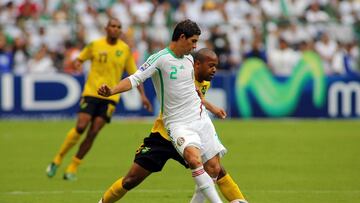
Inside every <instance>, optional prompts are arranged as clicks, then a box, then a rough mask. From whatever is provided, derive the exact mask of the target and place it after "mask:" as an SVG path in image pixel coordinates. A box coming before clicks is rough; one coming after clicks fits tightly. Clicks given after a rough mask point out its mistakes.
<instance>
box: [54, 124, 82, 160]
mask: <svg viewBox="0 0 360 203" xmlns="http://www.w3.org/2000/svg"><path fill="white" fill-rule="evenodd" d="M79 139H80V134H79V133H78V132H77V131H76V129H75V128H72V129H71V130H70V131H69V132H68V134H67V135H66V138H65V140H64V142H63V144H62V145H61V147H60V150H59V152H58V153H57V154H56V156H55V158H54V160H53V162H54V163H55V164H56V165H60V164H61V162H62V160H63V158H64V156H65V154H66V153H67V152H68V151H69V150H70V149H71V148H72V147H73V146H74V145H75V144H76V143H77V142H78V141H79Z"/></svg>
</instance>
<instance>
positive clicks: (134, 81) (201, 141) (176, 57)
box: [98, 20, 226, 203]
mask: <svg viewBox="0 0 360 203" xmlns="http://www.w3.org/2000/svg"><path fill="white" fill-rule="evenodd" d="M200 34H201V31H200V28H199V27H198V25H197V24H196V23H195V22H193V21H191V20H185V21H182V22H180V23H178V24H177V25H176V27H175V29H174V32H173V36H172V41H171V42H170V44H169V47H167V48H165V49H163V50H161V51H159V52H158V53H156V54H154V55H152V56H150V57H149V58H148V60H147V61H146V62H145V64H143V65H142V66H141V67H140V69H139V70H138V71H137V72H136V73H135V74H133V75H131V76H129V77H127V78H125V79H123V80H121V81H120V82H119V83H118V84H117V85H116V86H115V87H112V88H110V87H108V86H107V85H106V84H104V85H102V86H101V87H100V88H99V89H98V93H99V94H100V95H102V96H111V95H114V94H118V93H121V92H125V91H128V90H130V89H131V88H133V87H137V86H138V85H140V84H141V83H142V82H144V81H145V80H146V79H147V78H149V77H151V78H152V80H153V84H154V87H155V91H156V93H157V97H158V99H159V101H160V104H161V114H162V118H163V121H164V124H165V127H166V129H167V131H168V134H169V136H170V138H171V141H172V143H173V145H174V147H175V148H176V149H177V150H178V152H179V153H180V155H181V156H182V157H183V158H184V160H185V161H186V162H187V163H188V164H189V167H190V169H191V170H192V177H193V178H194V181H195V183H196V185H197V187H198V188H199V190H200V191H201V192H202V193H203V195H204V196H205V197H206V198H207V199H208V200H209V201H210V202H212V203H220V202H222V201H221V199H220V197H219V195H218V193H217V191H216V189H215V186H214V183H213V180H212V178H211V177H210V176H209V175H208V174H207V173H206V172H205V170H204V166H203V163H205V164H211V165H213V166H215V168H217V169H218V170H219V171H220V162H219V157H220V156H222V155H223V154H225V153H226V149H225V148H224V146H223V145H222V144H221V143H220V141H219V139H218V138H217V135H216V132H215V128H214V126H213V124H212V122H211V120H210V118H209V116H208V115H207V113H206V111H204V107H203V105H202V101H201V99H200V97H199V95H198V93H197V91H196V87H195V83H194V69H193V63H194V62H193V58H192V56H191V55H189V54H190V52H191V51H192V50H193V49H195V48H196V44H197V41H198V39H199V36H200Z"/></svg>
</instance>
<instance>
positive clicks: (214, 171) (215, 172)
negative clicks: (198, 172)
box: [204, 163, 221, 178]
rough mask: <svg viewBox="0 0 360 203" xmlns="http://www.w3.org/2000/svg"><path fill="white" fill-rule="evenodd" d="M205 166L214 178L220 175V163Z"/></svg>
mask: <svg viewBox="0 0 360 203" xmlns="http://www.w3.org/2000/svg"><path fill="white" fill-rule="evenodd" d="M204 168H205V171H206V172H207V173H208V174H209V175H210V176H211V177H212V178H216V177H218V176H219V174H220V171H221V166H220V164H218V163H210V164H205V166H204Z"/></svg>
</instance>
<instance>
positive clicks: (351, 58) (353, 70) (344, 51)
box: [332, 42, 360, 77]
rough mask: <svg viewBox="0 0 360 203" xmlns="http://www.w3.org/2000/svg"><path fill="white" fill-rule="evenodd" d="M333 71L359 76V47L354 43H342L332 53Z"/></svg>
mask: <svg viewBox="0 0 360 203" xmlns="http://www.w3.org/2000/svg"><path fill="white" fill-rule="evenodd" d="M332 67H333V69H334V72H335V73H337V74H340V75H344V76H351V77H353V76H360V75H359V71H358V67H359V49H358V47H356V43H354V42H352V43H347V44H342V45H341V46H340V48H339V49H338V51H337V52H336V53H335V54H334V58H333V61H332Z"/></svg>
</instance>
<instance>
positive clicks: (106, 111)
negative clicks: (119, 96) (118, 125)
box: [79, 96, 116, 123]
mask: <svg viewBox="0 0 360 203" xmlns="http://www.w3.org/2000/svg"><path fill="white" fill-rule="evenodd" d="M115 106H116V103H115V102H113V101H111V100H106V99H100V98H96V97H88V96H86V97H83V98H81V100H80V110H79V112H82V113H87V114H90V115H91V116H92V117H97V116H100V117H102V118H104V119H105V120H106V122H108V123H110V120H111V116H112V114H113V113H114V111H115Z"/></svg>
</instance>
